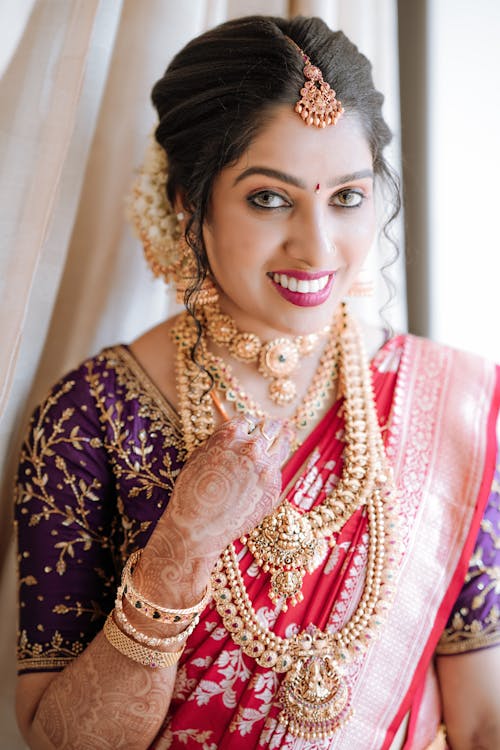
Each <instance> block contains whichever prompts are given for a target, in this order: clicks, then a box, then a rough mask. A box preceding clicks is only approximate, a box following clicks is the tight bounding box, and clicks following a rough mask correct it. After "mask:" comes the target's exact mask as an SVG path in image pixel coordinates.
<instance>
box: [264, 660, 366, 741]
mask: <svg viewBox="0 0 500 750" xmlns="http://www.w3.org/2000/svg"><path fill="white" fill-rule="evenodd" d="M278 698H279V700H280V702H281V706H282V710H281V713H280V715H279V718H278V720H279V722H280V723H281V724H284V725H285V726H286V727H287V729H288V731H289V732H290V733H291V734H293V735H294V736H295V737H303V738H304V739H306V740H317V739H328V738H329V737H332V735H333V734H334V733H335V732H336V731H337V730H338V729H340V727H341V726H343V725H344V724H345V723H346V722H347V721H349V719H350V718H351V717H352V715H353V711H352V709H351V707H350V701H351V691H350V689H349V686H348V684H347V682H346V680H345V679H344V678H343V677H342V675H341V674H340V670H339V668H338V664H337V663H336V661H335V659H334V658H333V657H332V656H331V655H330V654H324V655H323V654H321V655H318V654H313V655H311V656H309V657H305V658H301V659H298V661H297V662H296V663H295V664H294V666H293V667H292V668H291V669H290V670H289V671H288V672H287V674H286V676H285V678H284V680H283V682H282V685H281V688H280V692H279V695H278Z"/></svg>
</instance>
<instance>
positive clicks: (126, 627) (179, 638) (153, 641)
mask: <svg viewBox="0 0 500 750" xmlns="http://www.w3.org/2000/svg"><path fill="white" fill-rule="evenodd" d="M122 598H123V586H119V587H118V591H117V594H116V601H115V609H114V614H115V617H116V619H117V621H118V622H119V623H120V627H121V629H122V630H123V631H124V632H125V633H127V634H128V635H130V636H131V637H132V638H133V639H134V640H135V641H138V642H139V643H144V644H145V645H146V646H149V647H150V648H158V646H163V647H164V646H166V647H168V646H174V645H177V644H184V643H185V642H186V641H187V639H188V638H189V636H190V635H191V633H192V632H193V630H194V629H195V627H196V626H197V625H198V623H199V621H200V615H196V617H195V618H194V620H192V621H191V622H190V623H189V625H188V626H187V628H184V630H182V631H181V632H180V633H177V635H171V636H167V637H165V638H154V637H152V636H149V635H146V633H141V632H140V630H137V629H136V628H134V626H133V625H132V623H131V622H130V621H129V620H128V619H127V615H126V614H125V612H124V611H123V604H122Z"/></svg>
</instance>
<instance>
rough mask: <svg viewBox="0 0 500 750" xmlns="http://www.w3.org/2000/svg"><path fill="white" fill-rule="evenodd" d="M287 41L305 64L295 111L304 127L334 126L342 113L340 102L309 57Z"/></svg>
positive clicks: (291, 40) (294, 44)
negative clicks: (302, 82) (303, 79)
mask: <svg viewBox="0 0 500 750" xmlns="http://www.w3.org/2000/svg"><path fill="white" fill-rule="evenodd" d="M287 39H288V40H289V41H290V42H291V43H292V44H293V46H294V47H295V49H296V50H297V51H298V52H299V54H300V56H301V57H302V59H303V61H304V63H305V65H304V77H305V79H306V80H305V83H304V86H303V87H302V88H301V90H300V95H301V98H300V99H299V101H298V102H297V103H296V105H295V111H296V112H297V114H299V115H300V116H301V118H302V119H303V120H304V122H305V124H306V125H315V126H316V127H317V128H326V126H327V125H335V123H336V122H337V120H338V119H339V117H340V116H341V115H342V113H343V112H344V108H343V106H342V102H339V100H338V99H337V96H336V93H335V91H334V90H333V89H332V88H331V86H330V84H329V83H327V82H326V81H325V80H324V78H323V73H322V72H321V70H320V68H318V67H317V66H316V65H313V64H312V62H311V60H310V59H309V56H308V55H306V53H305V52H304V50H302V49H301V48H300V47H299V46H298V44H296V43H295V42H294V41H293V39H290V37H288V36H287Z"/></svg>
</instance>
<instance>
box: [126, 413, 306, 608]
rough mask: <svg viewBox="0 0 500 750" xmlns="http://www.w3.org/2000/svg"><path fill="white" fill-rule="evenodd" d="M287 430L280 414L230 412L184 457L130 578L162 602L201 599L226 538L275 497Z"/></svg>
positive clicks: (254, 520) (270, 506)
mask: <svg viewBox="0 0 500 750" xmlns="http://www.w3.org/2000/svg"><path fill="white" fill-rule="evenodd" d="M290 442H291V435H290V434H289V431H288V430H287V428H284V427H283V424H282V423H281V422H279V421H277V420H271V419H265V420H261V421H259V422H257V421H255V420H251V419H249V418H246V417H245V418H243V417H242V418H237V419H232V420H230V421H229V422H225V423H224V424H223V425H221V426H220V427H218V428H217V430H215V432H214V433H213V435H212V436H211V437H210V438H209V439H208V440H207V441H206V443H204V445H202V446H201V447H200V448H198V449H197V450H196V451H195V452H194V453H193V455H192V456H191V457H190V459H189V460H188V461H187V463H186V464H185V466H184V468H183V469H182V471H181V472H180V474H179V476H178V478H177V481H176V483H175V486H174V489H173V492H172V495H171V497H170V501H169V503H168V505H167V508H166V510H165V512H164V514H163V516H162V517H161V518H160V520H159V521H158V524H157V526H156V529H155V530H154V532H153V534H152V535H151V538H150V540H149V542H148V543H147V545H146V548H145V550H144V554H143V556H142V558H141V561H140V564H139V565H138V567H137V569H136V572H135V573H134V579H135V580H136V581H137V588H138V590H139V591H142V592H143V593H144V594H145V595H147V596H148V597H149V598H150V599H152V600H153V601H155V602H157V603H158V604H161V603H162V601H165V602H166V604H165V606H177V607H182V606H189V605H190V604H193V603H194V602H195V601H197V599H199V597H200V594H201V592H202V591H203V589H204V587H205V586H206V584H207V582H208V579H209V576H210V571H211V570H212V568H213V566H214V564H215V562H216V560H217V558H218V556H219V555H220V553H221V552H222V551H223V550H224V549H225V547H227V545H228V544H229V543H230V542H232V541H234V540H235V539H237V538H238V537H240V536H243V535H244V534H247V533H248V532H250V531H251V530H252V529H253V528H255V526H257V525H258V524H259V523H260V522H261V521H262V519H263V518H264V516H266V515H268V514H269V513H271V512H272V511H273V510H274V508H275V507H276V506H277V505H278V503H279V500H280V492H281V465H282V464H283V463H284V461H285V459H286V457H287V455H288V452H289V447H290Z"/></svg>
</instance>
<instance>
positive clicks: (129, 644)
mask: <svg viewBox="0 0 500 750" xmlns="http://www.w3.org/2000/svg"><path fill="white" fill-rule="evenodd" d="M103 632H104V635H105V637H106V639H107V640H108V641H109V643H111V645H112V646H113V647H114V648H116V650H117V651H119V652H120V654H123V656H126V657H127V658H128V659H132V661H136V662H138V664H142V665H143V666H144V667H150V668H151V669H161V668H162V667H172V666H173V665H174V664H177V662H178V661H179V659H180V658H181V656H182V652H183V651H184V647H182V648H181V650H180V651H154V650H153V649H150V648H146V646H141V644H140V643H137V642H136V641H133V640H132V638H129V637H128V635H125V633H123V632H122V631H121V630H120V628H119V627H118V625H117V624H116V623H115V621H114V620H113V617H112V615H108V617H107V619H106V622H105V623H104V628H103Z"/></svg>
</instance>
